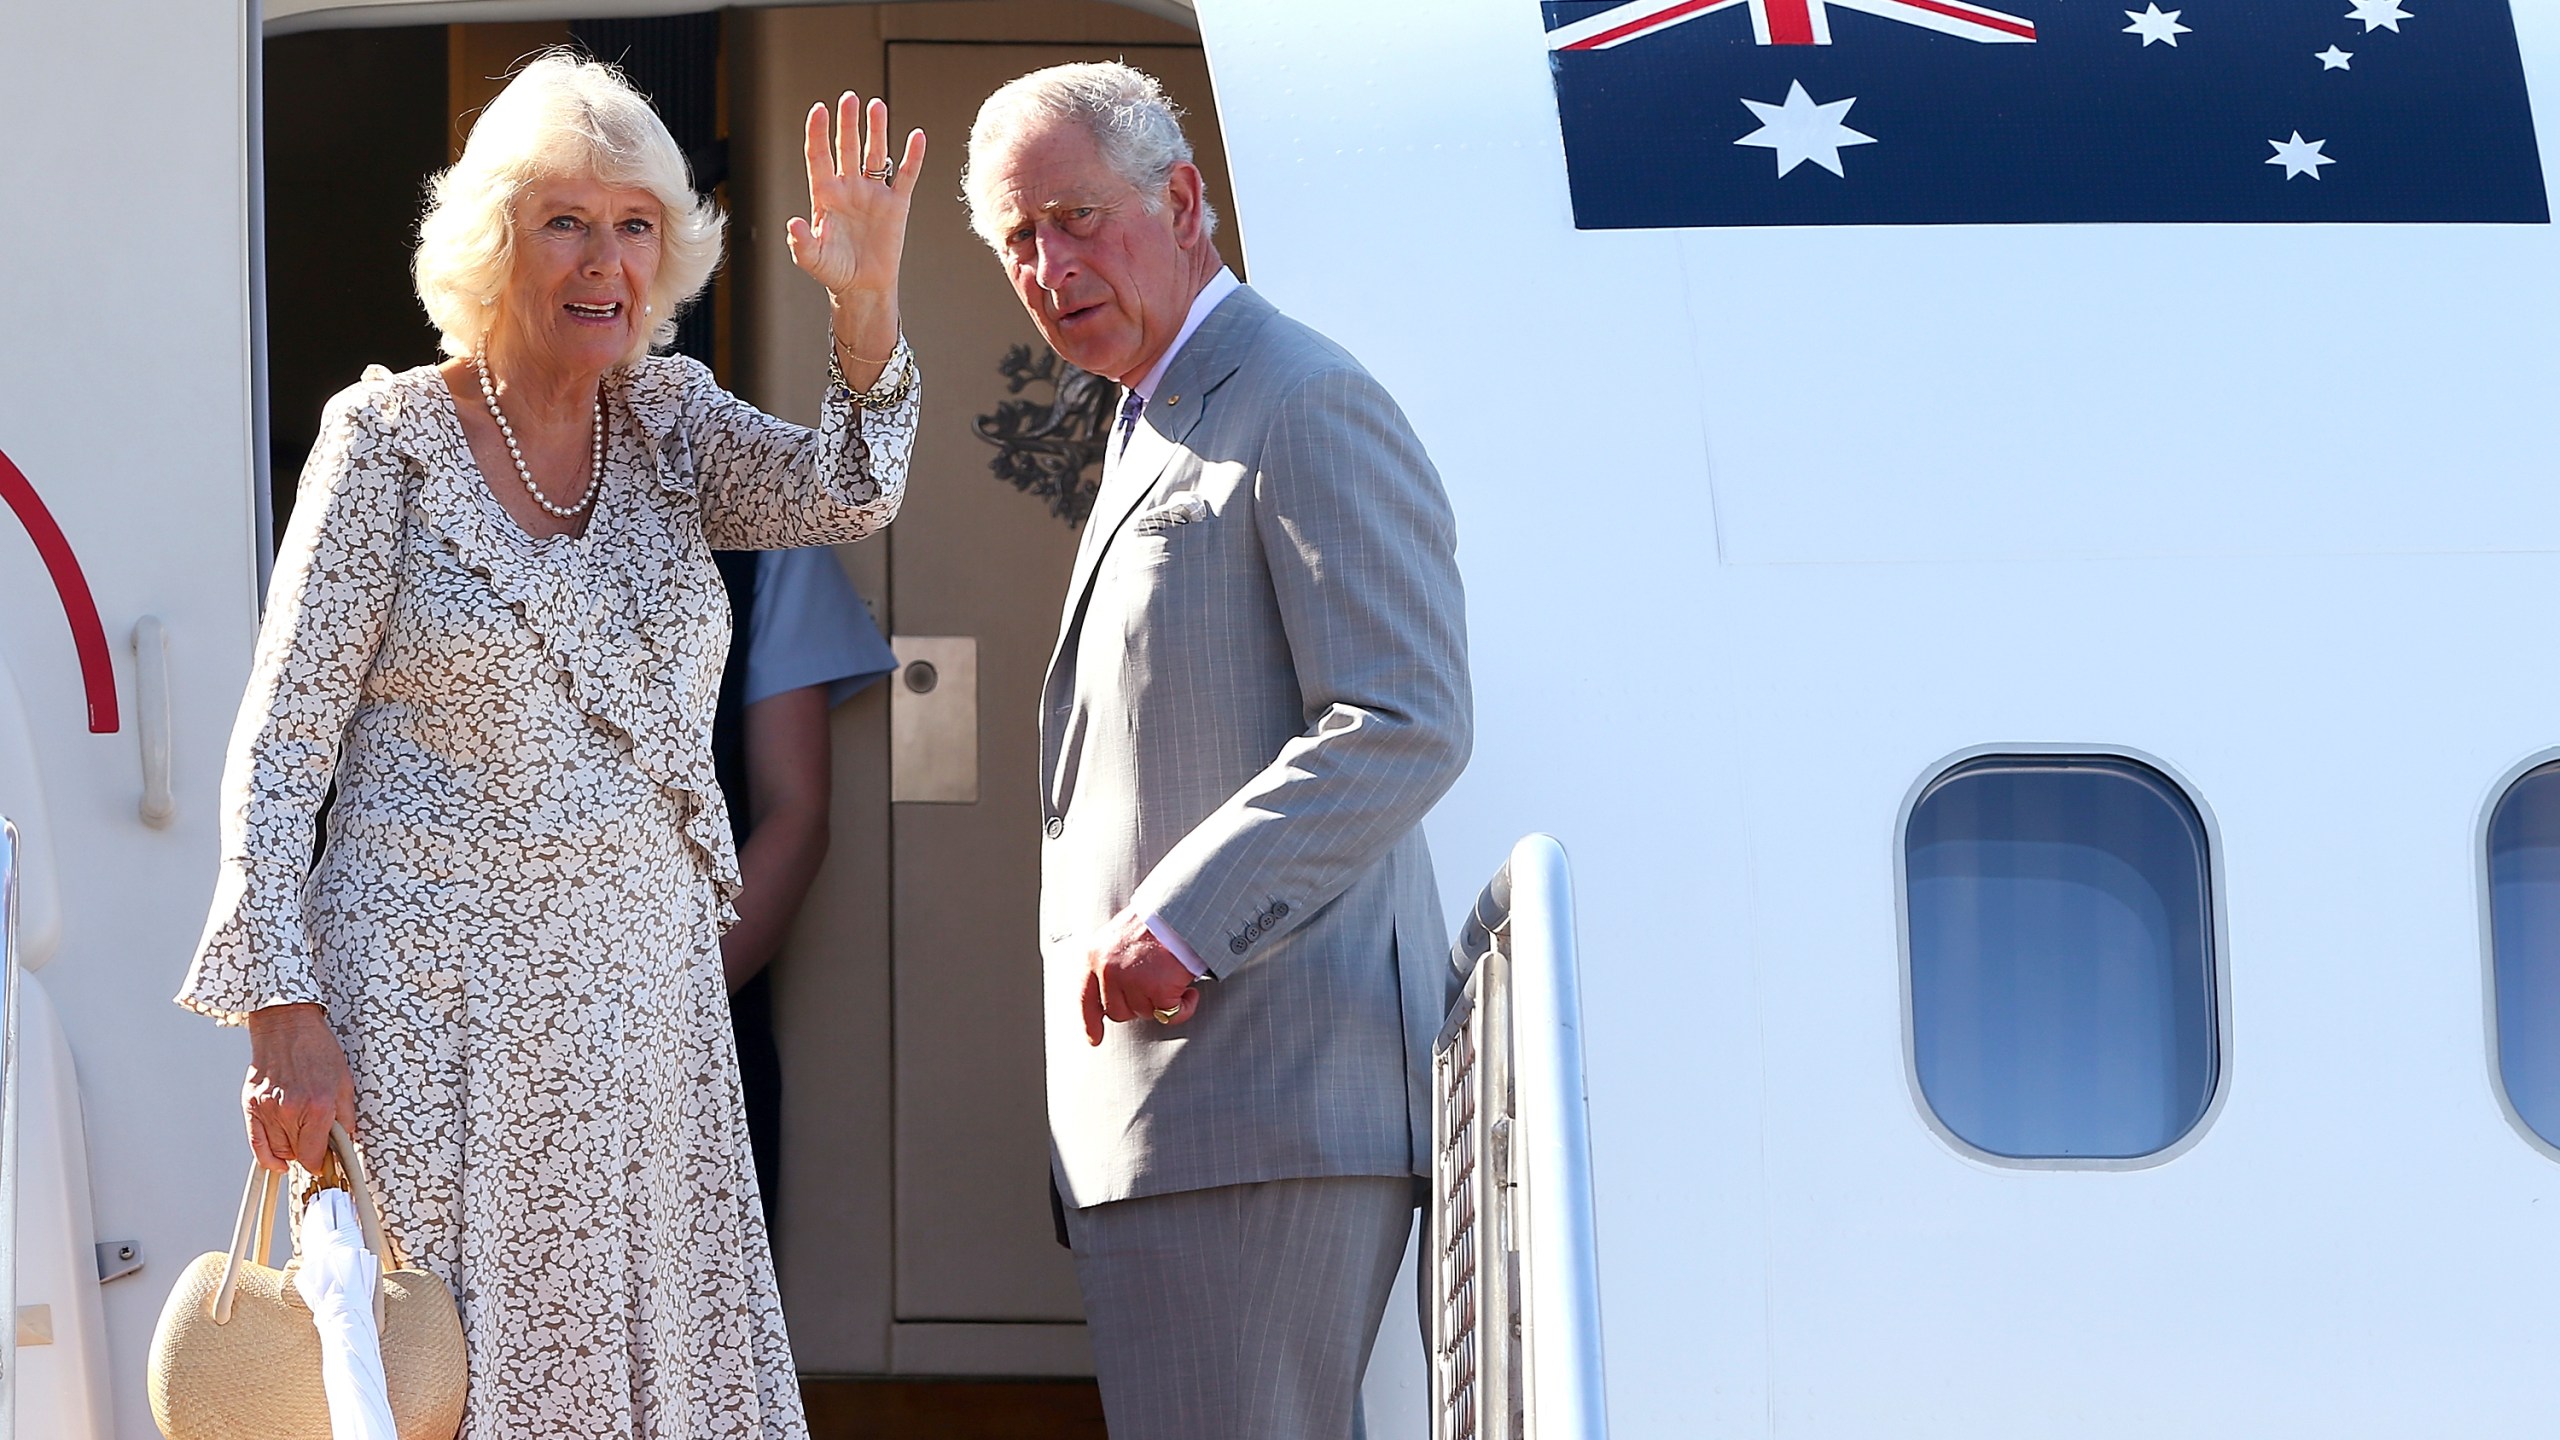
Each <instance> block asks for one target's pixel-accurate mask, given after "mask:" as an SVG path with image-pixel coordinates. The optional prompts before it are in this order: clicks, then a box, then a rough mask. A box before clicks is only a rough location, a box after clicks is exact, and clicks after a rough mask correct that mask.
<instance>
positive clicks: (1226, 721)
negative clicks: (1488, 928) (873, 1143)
mask: <svg viewBox="0 0 2560 1440" xmlns="http://www.w3.org/2000/svg"><path fill="white" fill-rule="evenodd" d="M1464 611H1465V597H1464V595H1463V593H1462V591H1461V589H1460V586H1459V580H1458V565H1457V530H1456V523H1455V520H1454V518H1453V517H1452V515H1451V513H1450V509H1449V500H1448V496H1447V494H1446V493H1445V492H1444V491H1443V490H1442V489H1441V487H1440V478H1439V475H1438V474H1437V472H1435V471H1434V470H1433V469H1432V467H1431V461H1430V458H1429V457H1428V456H1426V455H1425V454H1424V453H1423V450H1422V445H1421V443H1420V441H1418V440H1417V439H1416V438H1415V437H1414V434H1413V430H1412V427H1411V426H1409V425H1408V424H1407V423H1406V422H1405V418H1404V415H1403V413H1402V412H1401V411H1399V410H1398V409H1397V408H1396V405H1395V402H1394V401H1393V400H1392V399H1390V398H1388V395H1387V393H1386V391H1385V390H1384V389H1383V388H1381V387H1380V386H1379V384H1378V382H1377V381H1375V380H1373V379H1371V378H1370V376H1369V373H1368V372H1367V371H1365V370H1363V369H1362V368H1361V367H1360V364H1359V362H1358V361H1356V360H1354V359H1352V358H1351V357H1350V356H1349V355H1348V354H1346V353H1344V351H1343V350H1342V349H1341V348H1340V347H1338V346H1336V345H1334V344H1333V343H1332V342H1331V341H1329V340H1326V339H1325V338H1324V337H1323V336H1321V335H1318V334H1317V333H1316V332H1314V331H1313V330H1310V329H1308V328H1307V327H1306V326H1304V325H1300V324H1298V323H1297V322H1295V321H1293V320H1291V319H1289V318H1288V317H1286V316H1284V315H1282V314H1281V313H1280V312H1279V311H1277V310H1276V309H1274V308H1273V307H1272V306H1271V304H1270V302H1269V301H1266V300H1264V299H1263V298H1262V297H1261V296H1260V295H1258V294H1256V293H1255V292H1254V291H1253V290H1251V289H1250V288H1246V289H1240V290H1238V291H1236V292H1235V293H1234V294H1232V295H1230V296H1229V297H1228V298H1227V299H1226V300H1225V301H1223V302H1221V303H1220V304H1219V306H1218V307H1217V309H1216V310H1214V311H1212V312H1211V313H1210V315H1209V316H1208V318H1207V319H1205V320H1204V321H1202V322H1201V325H1200V328H1199V329H1198V330H1197V331H1195V332H1193V334H1192V337H1191V340H1190V342H1189V343H1188V344H1186V345H1185V346H1184V347H1183V348H1182V350H1181V351H1180V352H1179V353H1177V354H1176V355H1175V357H1174V360H1173V363H1172V365H1171V366H1170V367H1169V368H1168V369H1167V371H1166V373H1165V376H1164V380H1163V383H1162V384H1160V385H1159V386H1158V387H1157V389H1156V394H1155V397H1154V399H1153V401H1152V402H1151V403H1150V404H1149V405H1148V407H1147V409H1146V411H1145V413H1144V415H1143V416H1142V417H1141V418H1140V420H1139V422H1138V425H1137V428H1136V430H1135V432H1134V433H1133V434H1132V436H1131V438H1130V440H1129V442H1128V446H1127V448H1126V450H1125V451H1124V452H1123V453H1122V454H1121V455H1120V457H1119V458H1118V459H1117V461H1115V462H1114V463H1113V464H1111V465H1110V466H1109V467H1108V468H1107V470H1106V473H1105V476H1104V480H1103V486H1102V492H1101V494H1100V496H1099V497H1098V498H1097V499H1096V501H1095V504H1094V510H1093V515H1092V518H1091V519H1090V520H1089V521H1087V522H1086V527H1085V534H1084V540H1083V544H1082V547H1081V549H1080V550H1079V552H1078V554H1077V556H1076V565H1075V571H1074V578H1073V579H1072V580H1071V581H1070V582H1069V584H1068V587H1067V603H1066V614H1065V618H1064V621H1063V623H1062V624H1061V626H1060V630H1059V636H1058V646H1057V650H1056V652H1055V654H1054V655H1053V656H1052V658H1051V660H1050V662H1049V673H1048V680H1047V683H1046V685H1045V687H1044V688H1043V691H1042V695H1041V710H1040V756H1041V771H1040V773H1041V779H1042V787H1043V793H1042V796H1041V799H1042V805H1043V817H1042V818H1043V821H1044V828H1045V833H1046V835H1047V839H1046V841H1045V843H1044V847H1043V850H1042V861H1041V895H1040V909H1041V934H1042V938H1043V942H1044V943H1043V946H1042V949H1043V952H1044V968H1045V972H1046V973H1045V976H1044V983H1045V986H1046V992H1047V993H1046V995H1045V997H1044V998H1045V1008H1046V1012H1047V1031H1048V1080H1049V1119H1050V1135H1051V1139H1052V1142H1053V1153H1054V1159H1055V1163H1056V1174H1057V1180H1058V1185H1059V1189H1060V1191H1061V1193H1062V1195H1063V1196H1064V1197H1065V1199H1066V1200H1067V1202H1068V1203H1069V1204H1073V1205H1077V1206H1085V1205H1095V1204H1100V1203H1103V1202H1106V1201H1112V1200H1123V1199H1128V1198H1132V1197H1135V1196H1142V1195H1158V1194H1166V1193H1170V1192H1175V1191H1181V1190H1196V1189H1204V1188H1207V1187H1210V1186H1216V1185H1237V1184H1246V1183H1250V1182H1255V1181H1263V1180H1278V1179H1293V1178H1303V1177H1309V1176H1323V1175H1407V1174H1425V1173H1428V1171H1429V1168H1430V1154H1431V1146H1430V1135H1431V1122H1430V1107H1429V1104H1428V1091H1429V1077H1430V1066H1431V1043H1432V1040H1433V1038H1434V1036H1435V1035H1436V1034H1437V1033H1438V1031H1439V1029H1440V1024H1441V1020H1442V1017H1443V1016H1444V1015H1445V1014H1446V1013H1447V1011H1448V1008H1449V1004H1450V1002H1451V1000H1452V999H1453V998H1454V996H1455V993H1456V986H1457V983H1458V982H1457V977H1456V975H1455V974H1454V972H1453V971H1452V970H1451V968H1450V965H1449V961H1448V948H1449V946H1448V934H1447V931H1446V928H1445V925H1444V922H1443V920H1442V918H1441V913H1440V902H1439V896H1438V894H1437V891H1436V887H1435V885H1434V883H1433V880H1432V875H1431V854H1430V851H1429V849H1428V848H1427V847H1426V846H1425V845H1424V843H1423V838H1422V831H1421V828H1420V827H1421V820H1422V817H1423V815H1424V813H1425V812H1427V811H1428V810H1429V809H1430V808H1431V806H1432V804H1433V803H1434V802H1435V801H1437V800H1438V799H1439V798H1440V796H1441V794H1442V793H1443V792H1444V791H1446V790H1447V789H1448V788H1449V786H1450V784H1451V783H1452V782H1453V781H1454V780H1456V778H1457V776H1458V772H1459V771H1460V770H1461V769H1463V768H1464V767H1465V765H1466V760H1467V754H1468V751H1469V749H1470V747H1471V746H1472V744H1473V738H1474V729H1473V726H1474V721H1473V714H1472V700H1471V698H1470V695H1469V690H1468V682H1467V661H1466V620H1465V613H1464ZM1132 905H1134V906H1135V907H1136V908H1137V909H1138V910H1139V912H1140V913H1142V914H1149V915H1155V916H1158V917H1161V918H1162V919H1163V920H1164V921H1165V922H1167V923H1169V924H1170V925H1171V926H1172V927H1173V929H1174V930H1176V931H1177V932H1179V933H1180V935H1181V936H1182V937H1183V939H1184V940H1185V941H1187V942H1188V943H1189V944H1190V946H1191V947H1192V949H1193V950H1194V951H1195V952H1197V953H1198V955H1199V956H1200V958H1201V959H1202V960H1203V961H1205V962H1206V963H1207V964H1208V965H1209V966H1210V969H1211V973H1212V974H1213V975H1214V976H1215V977H1216V978H1215V979H1214V980H1212V981H1206V982H1203V983H1202V985H1201V987H1200V990H1201V999H1200V1006H1199V1011H1198V1013H1197V1014H1196V1015H1195V1016H1194V1017H1193V1018H1192V1019H1191V1021H1190V1022H1189V1023H1187V1024H1184V1025H1181V1026H1171V1027H1169V1026H1162V1025H1157V1024H1155V1023H1154V1022H1152V1021H1150V1020H1146V1019H1144V1018H1141V1019H1140V1020H1139V1021H1138V1022H1136V1023H1134V1024H1125V1025H1113V1026H1110V1027H1108V1034H1107V1035H1106V1037H1105V1039H1104V1042H1103V1044H1102V1046H1101V1047H1100V1048H1099V1049H1095V1048H1092V1047H1089V1046H1088V1045H1087V1044H1086V1042H1085V1038H1084V1021H1083V1012H1082V1009H1081V1006H1080V997H1081V994H1082V979H1083V975H1084V970H1085V964H1086V957H1085V950H1084V946H1085V942H1086V940H1087V938H1088V937H1089V936H1090V935H1091V934H1092V932H1093V931H1094V930H1095V929H1096V928H1097V927H1099V926H1101V925H1102V924H1104V923H1105V922H1106V921H1108V920H1109V919H1110V918H1111V917H1112V916H1113V915H1115V914H1117V913H1118V912H1119V911H1120V910H1121V909H1122V908H1123V907H1127V906H1132Z"/></svg>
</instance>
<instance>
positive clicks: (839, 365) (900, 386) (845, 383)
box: [827, 336, 916, 410]
mask: <svg viewBox="0 0 2560 1440" xmlns="http://www.w3.org/2000/svg"><path fill="white" fill-rule="evenodd" d="M905 350H907V344H906V339H905V337H903V336H901V337H900V338H899V341H898V349H896V350H892V351H890V352H889V358H888V359H887V360H880V361H873V362H870V363H873V364H877V365H881V366H883V367H886V366H887V365H889V364H891V363H892V362H894V361H896V359H897V358H898V355H899V352H900V351H905ZM908 355H909V358H908V360H907V368H906V370H905V372H904V373H903V374H901V375H900V376H899V377H898V380H897V383H896V384H894V385H893V384H887V383H884V382H886V381H887V380H888V378H889V377H888V372H887V370H886V369H885V368H884V369H883V370H882V372H881V376H880V381H879V382H875V383H874V384H873V385H872V387H871V388H870V389H868V390H856V389H854V388H853V382H852V381H850V380H848V379H846V378H845V374H844V347H843V346H841V345H829V346H828V347H827V381H828V383H829V384H831V385H833V386H835V387H836V388H837V389H839V390H842V391H843V392H844V393H845V394H847V395H849V396H851V397H853V403H854V404H856V405H858V406H860V407H861V408H863V409H865V410H888V409H892V408H894V407H896V406H897V405H899V404H901V403H902V402H904V401H905V400H906V398H907V396H908V395H909V394H911V393H913V392H914V390H915V388H916V362H915V360H914V358H913V352H912V351H909V352H908ZM854 358H855V359H857V360H859V359H861V358H862V357H861V356H859V355H857V356H855V357H854Z"/></svg>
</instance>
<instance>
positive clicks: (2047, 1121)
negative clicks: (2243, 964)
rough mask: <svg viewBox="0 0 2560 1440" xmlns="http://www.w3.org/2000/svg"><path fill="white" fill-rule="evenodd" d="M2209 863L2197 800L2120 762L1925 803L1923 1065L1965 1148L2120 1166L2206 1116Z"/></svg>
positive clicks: (1978, 766) (1974, 773)
mask: <svg viewBox="0 0 2560 1440" xmlns="http://www.w3.org/2000/svg"><path fill="white" fill-rule="evenodd" d="M2208 850H2209V842H2208V840H2207V838H2206V834H2205V828H2204V821H2203V819H2202V817H2201V816H2199V815H2198V813H2197V811H2196V807H2195V805H2194V804H2193V803H2192V802H2190V801H2189V800H2188V798H2187V796H2186V794H2185V792H2183V791H2182V790H2180V789H2179V788H2178V787H2177V785H2175V784H2174V783H2172V782H2171V781H2170V780H2169V779H2168V777H2166V776H2164V775H2162V774H2161V773H2160V772H2159V771H2157V770H2154V769H2152V768H2151V767H2150V766H2147V765H2142V764H2139V763H2136V762H2134V761H2131V760H2125V759H2120V758H2117V757H2113V756H2106V755H2069V756H2060V755H2037V756H2018V755H2006V756H1992V757H1986V758H1983V759H1979V760H1973V761H1968V762H1966V763H1964V764H1961V765H1958V766H1956V767H1955V768H1953V769H1951V770H1949V771H1948V772H1947V773H1945V774H1944V775H1941V776H1939V777H1938V778H1937V780H1935V781H1934V782H1932V783H1931V784H1930V785H1929V787H1928V788H1927V789H1926V790H1924V791H1923V792H1922V793H1921V795H1920V798H1919V799H1918V800H1917V801H1916V802H1915V803H1914V804H1913V806H1912V810H1911V818H1910V821H1909V822H1908V824H1907V825H1906V826H1905V828H1904V832H1903V878H1904V884H1905V886H1906V889H1905V894H1904V899H1905V904H1906V907H1907V909H1906V919H1907V923H1908V925H1909V932H1908V935H1909V951H1908V956H1907V961H1908V964H1909V966H1910V972H1909V984H1910V1007H1911V1013H1910V1025H1911V1059H1912V1065H1913V1069H1914V1071H1915V1073H1916V1076H1917V1079H1918V1081H1919V1087H1920V1092H1921V1095H1922V1097H1923V1099H1924V1100H1925V1102H1926V1104H1927V1105H1928V1107H1929V1109H1930V1110H1931V1111H1932V1112H1934V1113H1935V1115H1936V1116H1937V1118H1938V1121H1939V1122H1940V1123H1941V1124H1942V1125H1944V1126H1945V1127H1946V1129H1947V1130H1948V1131H1949V1132H1951V1133H1952V1134H1953V1136H1954V1137H1955V1138H1956V1139H1957V1140H1959V1141H1961V1142H1963V1143H1964V1144H1966V1145H1970V1146H1972V1147H1973V1148H1975V1149H1977V1150H1980V1151H1983V1152H1986V1153H1988V1154H1990V1155H1993V1156H2000V1157H2005V1158H2012V1159H2039V1160H2126V1159H2136V1158H2139V1157H2142V1156H2146V1155H2153V1154H2157V1153H2158V1152H2160V1151H2162V1150H2165V1149H2167V1148H2168V1147H2169V1146H2171V1145H2174V1144H2176V1143H2177V1142H2178V1140H2179V1139H2180V1138H2181V1137H2182V1136H2184V1135H2186V1134H2187V1132H2189V1131H2190V1130H2192V1129H2194V1128H2195V1126H2196V1123H2197V1122H2198V1121H2199V1120H2201V1119H2203V1118H2204V1113H2205V1109H2206V1107H2207V1106H2208V1105H2209V1104H2211V1102H2212V1099H2213V1093H2214V1086H2215V1082H2216V1078H2217V1075H2218V1073H2219V1070H2220V1068H2221V1057H2220V1053H2219V1051H2220V1041H2219V1037H2218V1035H2217V1033H2216V1031H2217V1021H2216V991H2215V983H2216V982H2215V978H2214V963H2215V962H2214V954H2213V930H2214V927H2213V919H2212V916H2213V899H2212V875H2211V862H2210V859H2209V855H2208ZM2554 853H2555V855H2560V852H2554ZM2553 873H2554V874H2555V876H2560V863H2555V869H2554V871H2553ZM2553 913H2554V915H2555V917H2560V909H2555V910H2554V912H2553ZM2555 927H2556V928H2555V929H2554V931H2553V933H2554V934H2555V935H2560V921H2556V922H2555Z"/></svg>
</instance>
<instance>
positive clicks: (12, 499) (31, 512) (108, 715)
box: [0, 451, 122, 735]
mask: <svg viewBox="0 0 2560 1440" xmlns="http://www.w3.org/2000/svg"><path fill="white" fill-rule="evenodd" d="M0 499H5V500H7V501H8V502H9V508H10V509H12V510H15V511H17V512H18V523H19V524H21V525H24V526H25V527H27V536H28V538H30V539H32V540H34V541H35V542H36V554H37V555H38V556H39V557H40V558H42V559H43V561H44V568H45V569H46V570H47V571H48V572H50V573H51V574H52V576H53V589H54V593H55V594H57V595H60V596H61V597H62V614H63V617H64V618H65V619H67V620H69V621H70V622H71V645H72V648H73V649H75V650H77V651H78V652H79V655H80V682H81V684H82V686H83V687H84V688H85V689H86V690H87V691H88V693H89V733H90V734H92V735H113V734H114V733H116V731H117V730H118V729H119V728H120V727H121V724H122V722H121V721H120V720H118V719H117V716H116V668H115V661H114V660H113V659H112V658H110V656H109V654H108V651H107V630H106V627H105V626H103V625H101V624H99V623H98V602H97V601H96V600H95V599H93V598H92V597H91V596H90V594H89V577H88V576H86V575H83V574H81V573H80V557H79V556H77V555H74V554H73V553H71V542H70V540H69V539H67V538H65V537H64V535H63V533H62V527H61V526H59V525H57V524H55V523H54V521H53V512H52V511H50V510H47V509H46V508H44V501H43V499H42V498H41V497H39V496H38V495H37V494H36V487H35V485H34V484H33V483H32V482H30V481H29V480H28V479H27V477H26V473H25V472H24V471H22V470H20V469H19V468H18V467H17V466H16V465H15V464H13V463H11V461H10V459H9V456H8V453H7V452H6V451H0Z"/></svg>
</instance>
